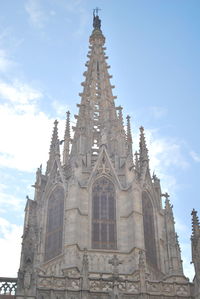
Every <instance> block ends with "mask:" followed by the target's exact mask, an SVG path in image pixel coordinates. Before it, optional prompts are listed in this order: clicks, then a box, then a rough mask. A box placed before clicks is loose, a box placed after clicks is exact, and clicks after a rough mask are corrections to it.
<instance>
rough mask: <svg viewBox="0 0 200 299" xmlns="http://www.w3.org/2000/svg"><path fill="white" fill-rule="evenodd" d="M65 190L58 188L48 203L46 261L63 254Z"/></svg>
mask: <svg viewBox="0 0 200 299" xmlns="http://www.w3.org/2000/svg"><path fill="white" fill-rule="evenodd" d="M63 213H64V190H63V188H61V187H56V189H54V191H53V192H52V193H51V195H50V197H49V201H48V211H47V224H46V240H45V261H47V260H50V259H52V258H54V257H55V256H57V255H59V254H61V252H62V238H63V216H64V215H63Z"/></svg>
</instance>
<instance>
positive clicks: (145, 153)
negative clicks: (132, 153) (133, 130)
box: [140, 126, 149, 161]
mask: <svg viewBox="0 0 200 299" xmlns="http://www.w3.org/2000/svg"><path fill="white" fill-rule="evenodd" d="M140 160H141V161H148V160H149V157H148V149H147V146H146V140H145V135H144V127H142V126H141V127H140Z"/></svg>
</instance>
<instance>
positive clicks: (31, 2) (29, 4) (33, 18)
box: [25, 0, 47, 28]
mask: <svg viewBox="0 0 200 299" xmlns="http://www.w3.org/2000/svg"><path fill="white" fill-rule="evenodd" d="M25 10H26V12H27V13H28V15H29V20H30V22H31V24H32V25H33V26H35V27H37V28H42V27H43V26H44V23H45V21H46V18H47V17H46V15H45V13H44V11H43V10H42V7H41V4H40V1H39V0H27V1H26V4H25Z"/></svg>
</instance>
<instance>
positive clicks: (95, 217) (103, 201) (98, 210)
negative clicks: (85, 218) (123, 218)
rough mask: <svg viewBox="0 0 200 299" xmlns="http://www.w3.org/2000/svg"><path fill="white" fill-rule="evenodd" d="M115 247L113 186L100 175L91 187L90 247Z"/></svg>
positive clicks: (114, 196)
mask: <svg viewBox="0 0 200 299" xmlns="http://www.w3.org/2000/svg"><path fill="white" fill-rule="evenodd" d="M116 247H117V238H116V195H115V187H114V185H113V183H112V182H111V181H110V180H108V179H107V178H106V177H101V178H99V179H98V180H96V182H95V183H94V185H93V188H92V248H99V249H116Z"/></svg>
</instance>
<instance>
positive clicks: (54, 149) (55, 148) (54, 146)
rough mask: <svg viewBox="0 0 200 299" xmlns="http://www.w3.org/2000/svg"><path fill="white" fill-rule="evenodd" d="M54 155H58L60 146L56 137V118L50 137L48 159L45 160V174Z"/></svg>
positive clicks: (51, 163)
mask: <svg viewBox="0 0 200 299" xmlns="http://www.w3.org/2000/svg"><path fill="white" fill-rule="evenodd" d="M56 155H58V156H59V157H60V146H59V139H58V121H57V120H55V121H54V128H53V134H52V138H51V145H50V151H49V160H48V162H47V169H46V174H48V173H49V172H50V170H51V167H52V165H53V162H54V160H55V157H56Z"/></svg>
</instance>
